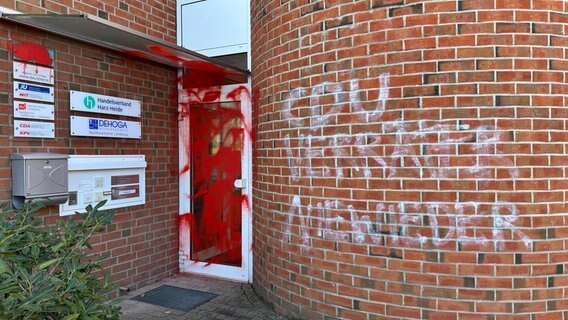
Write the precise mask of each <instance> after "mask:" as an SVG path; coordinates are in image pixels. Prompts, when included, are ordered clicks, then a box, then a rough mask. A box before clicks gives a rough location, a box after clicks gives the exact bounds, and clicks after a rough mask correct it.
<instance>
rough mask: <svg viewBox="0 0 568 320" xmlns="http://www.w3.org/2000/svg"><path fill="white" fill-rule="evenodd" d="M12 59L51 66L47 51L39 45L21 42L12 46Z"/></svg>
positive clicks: (51, 61) (51, 60)
mask: <svg viewBox="0 0 568 320" xmlns="http://www.w3.org/2000/svg"><path fill="white" fill-rule="evenodd" d="M12 52H13V54H14V58H15V59H17V60H21V61H24V62H28V63H35V64H40V65H44V66H48V67H50V66H52V65H53V59H51V56H50V55H49V51H47V49H46V48H45V47H44V46H42V45H41V44H37V43H31V42H22V43H16V44H13V46H12Z"/></svg>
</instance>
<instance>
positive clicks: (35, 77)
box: [14, 61, 55, 84]
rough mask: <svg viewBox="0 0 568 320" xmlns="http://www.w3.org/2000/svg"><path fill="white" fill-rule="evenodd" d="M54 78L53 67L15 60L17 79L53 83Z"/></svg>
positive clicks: (15, 76)
mask: <svg viewBox="0 0 568 320" xmlns="http://www.w3.org/2000/svg"><path fill="white" fill-rule="evenodd" d="M54 78H55V77H54V70H53V68H47V67H42V66H38V65H35V64H29V63H23V62H18V61H14V79H16V80H25V81H34V82H40V83H45V84H53V83H54Z"/></svg>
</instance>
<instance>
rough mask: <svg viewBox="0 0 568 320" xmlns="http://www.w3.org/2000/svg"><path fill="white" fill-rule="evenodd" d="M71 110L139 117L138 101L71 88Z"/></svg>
mask: <svg viewBox="0 0 568 320" xmlns="http://www.w3.org/2000/svg"><path fill="white" fill-rule="evenodd" d="M69 100H70V101H71V110H76V111H84V112H93V113H105V114H114V115H117V116H127V117H137V118H139V117H140V101H139V100H132V99H125V98H118V97H111V96H104V95H100V94H94V93H88V92H81V91H73V90H71V93H70V97H69Z"/></svg>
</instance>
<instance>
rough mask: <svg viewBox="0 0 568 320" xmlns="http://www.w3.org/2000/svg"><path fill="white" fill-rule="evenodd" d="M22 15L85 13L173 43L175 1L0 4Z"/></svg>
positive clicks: (1, 0)
mask: <svg viewBox="0 0 568 320" xmlns="http://www.w3.org/2000/svg"><path fill="white" fill-rule="evenodd" d="M0 6H3V7H5V8H9V9H14V10H17V11H20V12H23V13H36V14H42V13H59V14H79V13H86V14H90V15H94V16H98V17H100V18H102V19H105V20H108V21H111V22H114V23H117V24H120V25H123V26H126V27H128V28H130V29H134V30H136V31H138V32H142V33H144V34H148V35H151V36H154V37H157V38H160V39H163V40H166V41H169V42H173V43H175V42H176V1H175V0H166V1H158V0H148V1H138V0H114V1H110V0H98V1H89V0H66V1H55V0H41V1H40V0H0Z"/></svg>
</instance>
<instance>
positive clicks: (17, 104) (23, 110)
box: [14, 101, 55, 120]
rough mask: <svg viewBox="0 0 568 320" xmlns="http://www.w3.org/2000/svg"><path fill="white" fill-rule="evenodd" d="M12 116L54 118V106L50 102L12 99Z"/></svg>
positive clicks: (41, 118)
mask: <svg viewBox="0 0 568 320" xmlns="http://www.w3.org/2000/svg"><path fill="white" fill-rule="evenodd" d="M14 118H26V119H40V120H54V119H55V107H54V105H52V104H44V103H36V102H27V101H14Z"/></svg>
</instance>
